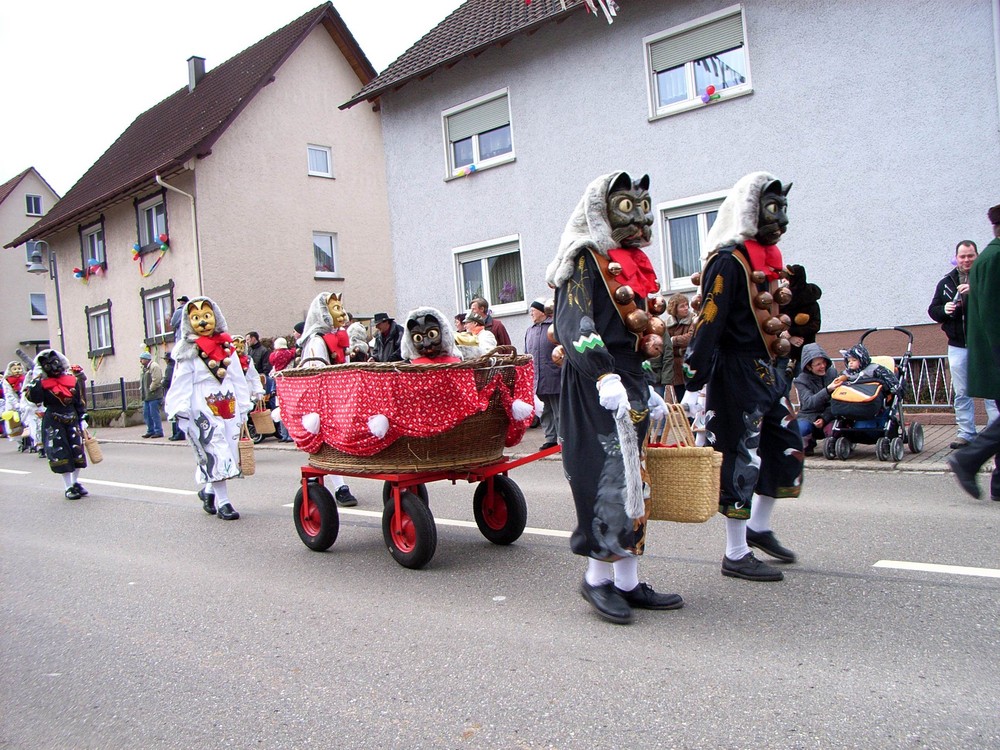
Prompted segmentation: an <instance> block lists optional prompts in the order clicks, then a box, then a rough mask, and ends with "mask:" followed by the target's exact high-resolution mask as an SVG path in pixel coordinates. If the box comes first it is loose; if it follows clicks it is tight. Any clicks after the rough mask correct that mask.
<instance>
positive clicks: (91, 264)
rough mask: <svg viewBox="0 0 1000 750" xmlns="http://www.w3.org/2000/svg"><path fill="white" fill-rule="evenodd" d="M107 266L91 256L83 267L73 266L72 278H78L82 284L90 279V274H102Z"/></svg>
mask: <svg viewBox="0 0 1000 750" xmlns="http://www.w3.org/2000/svg"><path fill="white" fill-rule="evenodd" d="M107 270H108V266H107V264H106V263H104V262H103V261H100V260H97V259H96V258H91V259H90V260H88V261H87V265H86V267H85V268H74V269H73V278H75V279H79V280H80V281H82V282H83V283H84V284H86V283H87V282H88V281H90V277H91V276H103V275H104V274H105V272H107Z"/></svg>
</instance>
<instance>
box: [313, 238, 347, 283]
mask: <svg viewBox="0 0 1000 750" xmlns="http://www.w3.org/2000/svg"><path fill="white" fill-rule="evenodd" d="M317 237H329V238H330V257H331V258H332V259H333V271H317V270H316V238H317ZM338 239H339V238H338V237H337V233H336V232H319V231H316V232H313V233H312V244H313V278H314V279H342V278H344V275H343V274H342V273H341V272H340V270H339V269H340V261H339V260H338V258H337V249H338V248H337V245H338Z"/></svg>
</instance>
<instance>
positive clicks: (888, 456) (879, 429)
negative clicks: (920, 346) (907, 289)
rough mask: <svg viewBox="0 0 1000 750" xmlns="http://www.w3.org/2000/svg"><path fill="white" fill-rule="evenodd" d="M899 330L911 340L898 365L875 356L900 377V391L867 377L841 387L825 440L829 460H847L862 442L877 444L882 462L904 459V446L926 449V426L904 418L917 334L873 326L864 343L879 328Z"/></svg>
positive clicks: (874, 359)
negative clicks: (894, 392)
mask: <svg viewBox="0 0 1000 750" xmlns="http://www.w3.org/2000/svg"><path fill="white" fill-rule="evenodd" d="M890 330H891V331H899V332H900V333H905V334H906V336H907V338H908V339H909V342H908V343H907V345H906V352H905V353H904V354H903V356H902V357H901V358H900V360H899V364H898V365H897V364H896V362H895V360H894V359H893V358H892V357H885V356H883V357H874V356H873V357H872V362H873V363H876V364H880V365H882V366H883V367H885V368H886V369H887V370H889V371H890V372H892V373H894V374H895V375H896V377H897V378H898V379H899V391H898V393H897V394H895V395H893V394H892V393H889V392H887V390H886V388H885V386H884V384H883V383H881V382H874V381H873V382H865V381H864V380H862V381H859V382H855V383H852V384H850V385H848V384H844V385H841V386H839V387H838V388H837V389H836V390H835V391H834V392H833V394H832V395H831V396H830V406H831V410H832V412H833V417H834V419H833V427H832V430H831V432H830V437H828V438H827V439H826V441H825V442H824V443H823V456H824V457H825V458H827V459H829V460H833V459H835V458H839V459H840V460H842V461H846V460H847V459H848V458H850V456H851V453H852V452H853V451H854V446H855V445H857V444H858V443H864V444H865V445H872V444H873V443H874V445H875V455H876V457H877V458H878V460H879V461H889V460H892V461H896V462H898V461H902V460H903V447H904V446H909V448H910V452H911V453H920V451H922V450H923V449H924V427H923V425H921V424H920V423H919V422H915V421H911V422H910V423H909V424H907V423H906V422H904V419H903V394H904V393H905V392H906V388H907V385H908V383H907V380H906V378H907V364H908V363H909V361H910V357H911V356H912V354H913V334H912V333H910V332H909V331H908V330H906V329H905V328H898V327H893V328H869V329H868V330H867V331H865V332H864V333H863V334H861V342H860V343H862V344H863V343H864V342H865V338H866V337H867V336H868V335H869V334H871V333H874V332H875V331H890Z"/></svg>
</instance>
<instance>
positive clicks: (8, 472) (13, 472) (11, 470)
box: [0, 469, 31, 474]
mask: <svg viewBox="0 0 1000 750" xmlns="http://www.w3.org/2000/svg"><path fill="white" fill-rule="evenodd" d="M30 473H31V472H30V471H18V470H17V469H0V474H30Z"/></svg>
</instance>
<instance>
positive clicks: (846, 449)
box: [837, 437, 854, 461]
mask: <svg viewBox="0 0 1000 750" xmlns="http://www.w3.org/2000/svg"><path fill="white" fill-rule="evenodd" d="M853 447H854V446H852V445H851V441H850V440H848V439H847V438H845V437H840V438H837V458H839V459H840V460H841V461H846V460H847V459H849V458H850V457H851V448H853Z"/></svg>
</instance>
